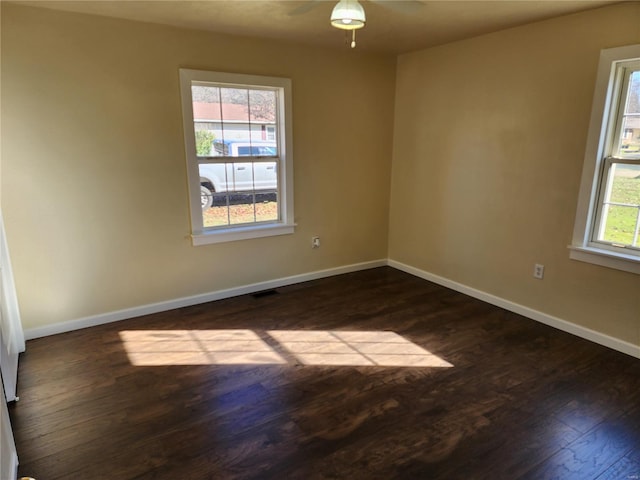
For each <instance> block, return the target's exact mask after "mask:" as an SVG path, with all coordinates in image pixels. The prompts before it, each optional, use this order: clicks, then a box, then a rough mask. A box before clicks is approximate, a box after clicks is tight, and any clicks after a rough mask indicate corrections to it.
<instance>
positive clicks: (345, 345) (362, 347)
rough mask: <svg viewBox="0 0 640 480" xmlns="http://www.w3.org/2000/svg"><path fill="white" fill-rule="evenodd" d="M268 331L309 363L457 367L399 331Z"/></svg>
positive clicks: (296, 355) (290, 350) (298, 357)
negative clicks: (401, 334) (411, 340)
mask: <svg viewBox="0 0 640 480" xmlns="http://www.w3.org/2000/svg"><path fill="white" fill-rule="evenodd" d="M268 333H269V335H271V336H272V337H273V338H275V339H276V340H278V342H279V343H280V344H281V345H282V346H283V347H284V348H286V349H287V350H288V351H289V352H290V353H291V354H292V355H294V356H295V357H296V358H297V359H298V360H299V361H300V362H301V363H303V364H305V365H379V366H385V367H452V366H453V365H451V364H450V363H449V362H446V361H444V360H443V359H441V358H440V357H438V356H437V355H434V354H432V353H431V352H429V351H428V350H425V349H424V348H422V347H420V346H419V345H416V344H415V343H412V342H410V341H409V340H407V339H406V338H404V337H402V336H400V335H398V334H397V333H395V332H388V331H373V332H362V331H339V330H338V331H305V330H271V331H269V332H268Z"/></svg>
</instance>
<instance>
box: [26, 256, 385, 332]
mask: <svg viewBox="0 0 640 480" xmlns="http://www.w3.org/2000/svg"><path fill="white" fill-rule="evenodd" d="M386 265H387V260H386V259H383V260H374V261H371V262H363V263H356V264H352V265H346V266H343V267H336V268H329V269H326V270H318V271H316V272H310V273H304V274H301V275H293V276H291V277H284V278H278V279H275V280H268V281H265V282H258V283H252V284H250V285H243V286H240V287H234V288H228V289H225V290H218V291H215V292H209V293H203V294H201V295H194V296H191V297H183V298H176V299H173V300H168V301H165V302H158V303H152V304H149V305H142V306H140V307H133V308H126V309H124V310H117V311H114V312H107V313H103V314H99V315H93V316H90V317H84V318H79V319H76V320H70V321H67V322H60V323H54V324H51V325H45V326H43V327H36V328H30V329H28V330H25V332H24V336H25V338H26V339H27V340H32V339H34V338H40V337H46V336H49V335H56V334H58V333H65V332H71V331H73V330H80V329H81V328H87V327H95V326H96V325H103V324H105V323H111V322H117V321H120V320H126V319H127V318H134V317H141V316H143V315H149V314H152V313H158V312H166V311H167V310H173V309H175V308H181V307H188V306H190V305H198V304H200V303H207V302H213V301H215V300H222V299H225V298H230V297H236V296H238V295H245V294H248V293H255V292H260V291H263V290H269V289H272V288H278V287H283V286H285V285H293V284H296V283H302V282H308V281H309V280H316V279H319V278H325V277H332V276H334V275H341V274H343V273H351V272H357V271H360V270H368V269H370V268H376V267H384V266H386Z"/></svg>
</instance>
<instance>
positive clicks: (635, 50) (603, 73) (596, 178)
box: [569, 44, 640, 274]
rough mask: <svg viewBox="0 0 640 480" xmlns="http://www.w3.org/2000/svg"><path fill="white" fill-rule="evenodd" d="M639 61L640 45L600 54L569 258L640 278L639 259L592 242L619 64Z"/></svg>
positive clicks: (613, 112) (610, 129) (612, 127)
mask: <svg viewBox="0 0 640 480" xmlns="http://www.w3.org/2000/svg"><path fill="white" fill-rule="evenodd" d="M638 59H640V44H639V45H629V46H625V47H617V48H608V49H604V50H602V51H601V52H600V61H599V64H598V74H597V77H596V85H595V91H594V95H593V104H592V107H591V119H590V123H589V131H588V136H587V146H586V151H585V157H584V163H583V168H582V178H581V182H580V193H579V196H578V206H577V209H576V219H575V223H574V229H573V239H572V242H571V245H569V249H570V253H569V257H570V258H571V259H573V260H578V261H582V262H588V263H593V264H595V265H601V266H605V267H609V268H614V269H617V270H623V271H626V272H630V273H636V274H640V256H638V255H635V254H632V253H628V252H624V251H620V250H611V249H609V248H606V247H605V246H604V245H598V244H595V243H594V242H593V241H592V232H593V231H594V228H596V225H597V224H596V220H597V219H596V215H597V212H598V201H599V198H600V188H601V187H600V186H601V184H602V178H603V177H602V176H603V175H605V174H606V172H605V171H604V169H605V162H606V161H607V157H608V156H609V155H608V152H610V151H611V148H612V143H613V136H612V133H613V129H614V128H615V125H613V123H615V122H616V117H617V113H618V112H617V111H613V110H612V109H616V108H617V104H616V103H615V102H614V98H615V95H614V94H615V92H616V90H617V91H619V90H620V85H619V84H618V85H616V84H615V81H614V80H615V78H616V77H615V74H616V69H617V66H618V64H620V63H622V62H624V63H627V62H629V61H634V60H638Z"/></svg>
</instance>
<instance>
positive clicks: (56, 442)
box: [10, 268, 640, 480]
mask: <svg viewBox="0 0 640 480" xmlns="http://www.w3.org/2000/svg"><path fill="white" fill-rule="evenodd" d="M18 389H19V395H20V398H21V400H20V401H19V402H18V403H17V404H15V405H13V406H12V407H11V409H10V413H11V420H12V423H13V428H14V434H15V438H16V444H17V449H18V454H19V457H20V474H21V475H29V476H33V477H36V478H37V479H38V480H55V479H71V478H81V479H83V480H95V479H110V480H125V479H278V480H284V479H367V480H369V479H444V480H456V479H465V480H469V479H490V480H499V479H505V480H516V479H527V480H543V479H562V480H589V479H598V480H605V479H606V480H613V479H615V480H632V479H633V480H637V479H640V360H638V359H635V358H633V357H630V356H626V355H624V354H621V353H618V352H615V351H612V350H609V349H607V348H604V347H601V346H598V345H596V344H593V343H590V342H588V341H585V340H582V339H579V338H577V337H574V336H571V335H569V334H566V333H563V332H560V331H558V330H555V329H553V328H550V327H547V326H544V325H541V324H539V323H536V322H534V321H531V320H528V319H526V318H523V317H520V316H518V315H516V314H513V313H510V312H507V311H504V310H502V309H500V308H497V307H494V306H491V305H488V304H486V303H483V302H480V301H478V300H475V299H472V298H470V297H467V296H464V295H462V294H459V293H456V292H454V291H451V290H448V289H446V288H443V287H440V286H438V285H435V284H432V283H429V282H426V281H424V280H421V279H419V278H416V277H413V276H411V275H408V274H405V273H403V272H400V271H397V270H394V269H392V268H378V269H373V270H368V271H364V272H358V273H353V274H347V275H342V276H337V277H332V278H327V279H322V280H317V281H313V282H308V283H304V284H299V285H294V286H289V287H284V288H279V289H278V290H277V293H274V292H265V293H264V294H263V295H247V296H243V297H237V298H232V299H228V300H223V301H218V302H213V303H208V304H204V305H198V306H194V307H188V308H182V309H179V310H175V311H171V312H165V313H160V314H155V315H149V316H146V317H141V318H136V319H131V320H126V321H122V322H117V323H112V324H109V325H103V326H99V327H94V328H90V329H85V330H80V331H75V332H71V333H66V334H62V335H57V336H52V337H48V338H41V339H37V340H32V341H29V342H28V343H27V351H26V353H25V354H23V355H22V357H21V361H20V370H19V385H18Z"/></svg>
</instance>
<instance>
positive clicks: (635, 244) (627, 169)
mask: <svg viewBox="0 0 640 480" xmlns="http://www.w3.org/2000/svg"><path fill="white" fill-rule="evenodd" d="M571 258H573V259H576V260H581V261H587V262H591V263H595V264H598V265H603V266H607V267H611V268H617V269H620V270H624V271H628V272H633V273H640V45H633V46H628V47H620V48H613V49H607V50H603V51H602V52H601V57H600V65H599V69H598V79H597V83H596V90H595V93H594V101H593V109H592V117H591V124H590V128H589V137H588V143H587V149H586V155H585V162H584V168H583V177H582V183H581V189H580V198H579V201H578V211H577V215H576V224H575V227H574V238H573V242H572V245H571Z"/></svg>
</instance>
